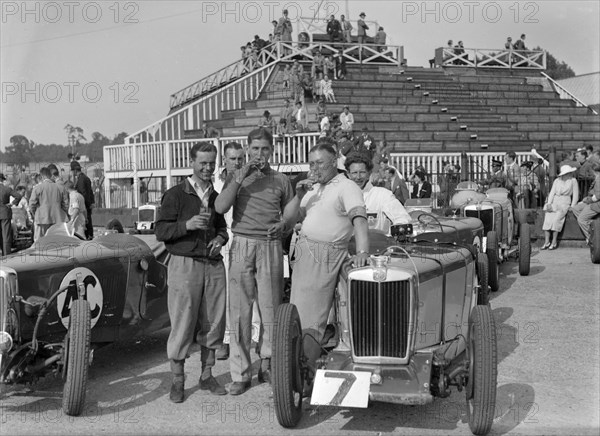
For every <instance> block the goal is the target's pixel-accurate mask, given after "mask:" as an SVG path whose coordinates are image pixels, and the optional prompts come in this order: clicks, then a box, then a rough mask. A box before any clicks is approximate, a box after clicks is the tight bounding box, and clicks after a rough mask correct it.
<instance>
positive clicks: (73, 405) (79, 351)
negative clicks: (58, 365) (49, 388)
mask: <svg viewBox="0 0 600 436" xmlns="http://www.w3.org/2000/svg"><path fill="white" fill-rule="evenodd" d="M90 331H91V315H90V306H89V304H88V302H87V301H86V300H83V299H81V298H80V299H78V300H74V301H73V303H72V305H71V313H70V316H69V331H68V333H67V335H68V336H67V339H66V341H65V342H66V345H67V352H66V357H67V362H66V365H67V367H66V378H65V386H64V388H63V402H62V407H63V411H64V412H65V413H66V414H67V415H71V416H78V415H81V412H82V411H83V406H84V403H85V390H86V386H87V379H88V367H89V364H90V334H91V332H90Z"/></svg>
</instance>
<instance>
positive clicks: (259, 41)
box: [253, 35, 267, 51]
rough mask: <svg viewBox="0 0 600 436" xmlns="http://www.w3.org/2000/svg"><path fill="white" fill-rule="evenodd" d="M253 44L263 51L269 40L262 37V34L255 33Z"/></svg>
mask: <svg viewBox="0 0 600 436" xmlns="http://www.w3.org/2000/svg"><path fill="white" fill-rule="evenodd" d="M253 44H254V45H255V46H256V50H257V51H261V50H262V49H263V48H265V46H266V45H267V42H266V41H265V40H264V39H262V38H261V37H260V36H258V35H254V41H253Z"/></svg>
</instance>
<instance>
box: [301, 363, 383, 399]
mask: <svg viewBox="0 0 600 436" xmlns="http://www.w3.org/2000/svg"><path fill="white" fill-rule="evenodd" d="M370 380H371V373H370V372H364V371H332V370H324V369H319V370H317V375H316V377H315V385H314V387H313V392H312V396H311V400H310V404H312V405H319V406H339V407H363V408H365V407H367V405H368V402H369V390H370V383H371V382H370Z"/></svg>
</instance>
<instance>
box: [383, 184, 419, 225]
mask: <svg viewBox="0 0 600 436" xmlns="http://www.w3.org/2000/svg"><path fill="white" fill-rule="evenodd" d="M382 200H383V213H384V214H385V216H387V217H388V218H389V220H390V221H391V222H392V224H408V223H410V222H411V221H412V219H411V217H410V215H409V214H408V212H407V211H406V209H405V208H404V206H402V203H400V201H399V200H398V199H397V198H396V197H395V196H394V194H393V193H392V192H391V191H390V192H389V194H388V193H386V195H385V198H382Z"/></svg>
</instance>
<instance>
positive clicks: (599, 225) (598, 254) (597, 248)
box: [589, 218, 600, 263]
mask: <svg viewBox="0 0 600 436" xmlns="http://www.w3.org/2000/svg"><path fill="white" fill-rule="evenodd" d="M591 227H592V228H591V229H590V241H589V242H590V258H591V260H592V263H600V218H596V219H595V220H594V221H592V226H591Z"/></svg>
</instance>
